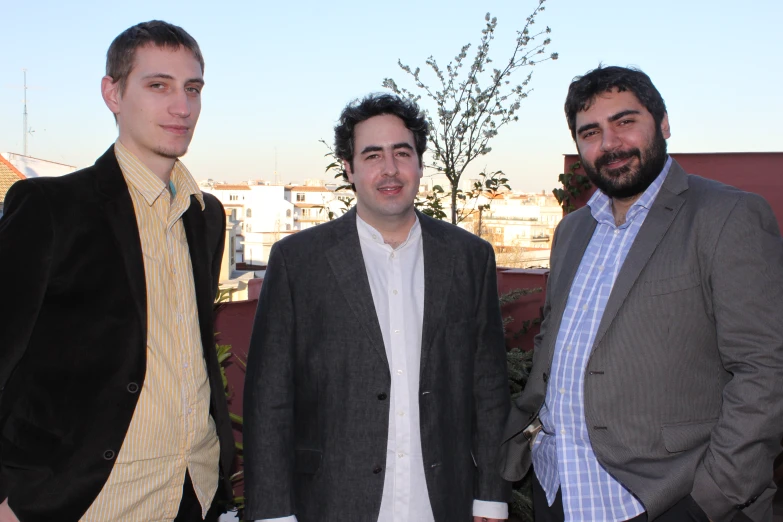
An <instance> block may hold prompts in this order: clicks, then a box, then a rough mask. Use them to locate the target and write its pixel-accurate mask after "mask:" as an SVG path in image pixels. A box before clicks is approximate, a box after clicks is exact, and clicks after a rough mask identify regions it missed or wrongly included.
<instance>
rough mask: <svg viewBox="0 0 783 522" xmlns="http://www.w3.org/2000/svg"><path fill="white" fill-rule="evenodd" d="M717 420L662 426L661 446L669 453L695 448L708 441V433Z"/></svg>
mask: <svg viewBox="0 0 783 522" xmlns="http://www.w3.org/2000/svg"><path fill="white" fill-rule="evenodd" d="M717 422H718V419H717V418H715V419H710V420H703V421H695V422H680V423H677V424H664V425H663V427H662V428H661V430H662V432H663V445H664V446H665V447H666V449H667V450H668V451H669V452H670V453H678V452H680V451H686V450H689V449H691V448H695V447H696V446H699V445H701V444H704V443H706V442H708V441H709V440H710V433H712V428H713V427H714V426H715V423H717Z"/></svg>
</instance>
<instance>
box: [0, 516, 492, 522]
mask: <svg viewBox="0 0 783 522" xmlns="http://www.w3.org/2000/svg"><path fill="white" fill-rule="evenodd" d="M504 520H506V519H505V518H503V519H500V518H487V517H473V522H503V521H504ZM0 522H4V521H3V519H1V518H0Z"/></svg>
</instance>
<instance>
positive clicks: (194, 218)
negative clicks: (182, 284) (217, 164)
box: [182, 196, 214, 360]
mask: <svg viewBox="0 0 783 522" xmlns="http://www.w3.org/2000/svg"><path fill="white" fill-rule="evenodd" d="M182 225H183V227H184V229H185V237H186V238H187V240H188V250H189V251H190V264H191V266H192V268H193V286H194V288H195V290H196V306H197V307H198V320H199V325H201V328H202V329H203V328H204V327H207V326H208V325H211V324H212V303H213V301H214V296H212V295H210V294H211V288H212V283H211V281H212V274H211V273H210V269H209V259H208V257H207V256H208V255H209V253H210V252H211V251H212V250H210V249H209V248H208V246H207V231H206V223H205V219H204V211H203V210H202V209H201V204H200V203H199V201H198V199H196V196H190V206H189V207H188V209H187V210H186V211H185V213H184V214H182ZM201 336H202V339H209V338H211V332H204V331H203V330H202V332H201ZM202 344H204V343H202ZM203 348H204V350H205V355H206V350H207V348H208V347H207V346H204V347H203ZM209 348H210V349H211V348H212V347H211V346H210V347H209ZM207 359H208V360H209V357H207Z"/></svg>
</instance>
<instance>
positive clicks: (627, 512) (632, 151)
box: [501, 67, 783, 522]
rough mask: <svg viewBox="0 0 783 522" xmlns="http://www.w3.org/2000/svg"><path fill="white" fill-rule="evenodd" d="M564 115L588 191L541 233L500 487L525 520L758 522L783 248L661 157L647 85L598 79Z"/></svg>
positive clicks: (779, 375)
mask: <svg viewBox="0 0 783 522" xmlns="http://www.w3.org/2000/svg"><path fill="white" fill-rule="evenodd" d="M565 111H566V116H567V119H568V125H569V127H570V129H571V134H572V136H573V138H574V141H575V142H576V146H577V149H578V151H579V154H580V157H581V160H582V165H583V166H584V169H585V171H586V172H587V175H588V177H589V178H590V180H591V181H592V182H593V184H594V185H595V186H596V187H597V188H598V190H597V191H596V193H595V194H594V195H593V197H592V198H591V199H590V201H589V202H588V204H587V206H586V207H584V208H582V209H579V210H578V211H576V212H573V213H572V214H570V215H568V216H567V217H566V218H565V219H563V221H562V222H561V224H560V226H559V227H558V229H557V232H556V234H555V238H554V242H553V246H552V257H551V272H550V276H549V280H548V284H547V296H546V304H545V306H544V320H543V322H542V326H541V333H540V335H539V336H538V337H537V338H536V343H535V357H534V361H533V370H532V373H531V376H530V380H529V381H528V384H527V388H526V389H525V392H524V394H523V395H522V396H521V397H520V398H519V399H518V400H517V401H516V403H515V404H514V406H513V407H512V410H511V413H510V415H509V420H508V423H507V425H506V432H505V434H504V443H503V448H502V454H503V458H502V459H501V460H502V470H501V471H502V475H503V477H504V478H506V479H508V480H519V479H520V478H522V477H523V476H524V475H525V473H527V471H528V469H529V468H530V466H531V461H532V467H533V471H534V479H533V487H534V490H533V492H534V504H535V513H536V520H537V521H554V520H559V521H562V520H602V521H620V520H635V521H636V520H639V521H645V520H652V519H655V520H660V521H672V522H673V521H683V520H713V521H729V520H753V521H771V520H772V497H773V495H774V492H775V486H774V484H773V478H772V462H773V459H774V458H775V455H776V454H777V453H779V452H780V440H781V434H783V400H781V399H783V314H781V313H780V303H781V302H783V242H782V241H781V237H780V232H779V229H778V225H777V222H776V220H775V217H774V215H773V213H772V211H771V210H770V207H769V205H768V204H767V203H766V202H765V200H764V199H763V198H761V197H760V196H758V195H755V194H748V193H745V192H742V191H740V190H738V189H736V188H733V187H729V186H726V185H722V184H720V183H717V182H715V181H711V180H708V179H704V178H700V177H698V176H693V175H689V174H686V173H685V172H684V171H683V169H682V168H681V167H680V166H679V165H678V164H677V162H676V161H674V160H673V159H672V158H670V157H669V156H668V155H667V153H666V139H668V138H669V136H670V134H671V132H670V128H669V117H668V114H667V112H666V106H665V104H664V102H663V99H662V97H661V95H660V93H659V92H658V90H657V89H656V88H655V86H654V85H653V83H652V81H651V80H650V78H649V77H648V76H647V75H646V74H644V73H643V72H641V71H639V70H635V69H628V68H622V67H599V68H598V69H595V70H593V71H590V72H588V73H587V74H586V75H584V76H582V77H578V78H576V79H575V80H574V81H573V82H572V83H571V86H570V88H569V91H568V97H567V98H566V103H565Z"/></svg>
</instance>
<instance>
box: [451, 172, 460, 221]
mask: <svg viewBox="0 0 783 522" xmlns="http://www.w3.org/2000/svg"><path fill="white" fill-rule="evenodd" d="M458 186H459V181H452V182H451V224H452V225H456V224H457V187H458Z"/></svg>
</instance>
